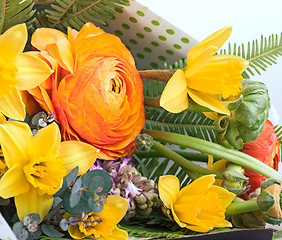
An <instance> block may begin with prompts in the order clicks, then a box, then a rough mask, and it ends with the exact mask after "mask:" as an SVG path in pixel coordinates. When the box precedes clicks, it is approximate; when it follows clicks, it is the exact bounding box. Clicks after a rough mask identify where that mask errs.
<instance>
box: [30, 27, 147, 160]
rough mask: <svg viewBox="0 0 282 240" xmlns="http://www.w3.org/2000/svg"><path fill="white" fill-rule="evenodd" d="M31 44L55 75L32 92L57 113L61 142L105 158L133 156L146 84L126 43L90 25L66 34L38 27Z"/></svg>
mask: <svg viewBox="0 0 282 240" xmlns="http://www.w3.org/2000/svg"><path fill="white" fill-rule="evenodd" d="M31 43H32V45H33V46H34V47H35V48H37V49H38V50H40V52H38V56H40V58H42V59H43V60H45V61H46V62H47V63H48V64H49V65H50V66H52V68H53V70H54V73H53V74H52V75H51V76H50V77H49V78H48V79H47V80H46V81H45V82H44V83H42V84H41V85H40V86H39V87H37V88H35V89H32V90H30V91H29V92H30V93H31V94H32V95H33V96H34V98H35V99H36V100H37V101H38V102H39V104H40V105H41V106H42V107H43V109H44V110H45V111H47V112H49V113H51V112H54V113H55V117H56V121H57V122H58V123H59V124H60V125H61V130H62V138H63V139H64V140H79V141H83V142H87V143H90V144H92V145H93V146H95V147H96V148H98V149H100V152H99V156H98V157H99V158H100V159H104V160H116V159H118V158H119V157H122V156H126V155H129V154H131V153H133V151H134V149H135V137H136V135H137V134H139V133H140V131H141V129H142V128H143V125H144V121H145V119H144V104H143V82H142V79H141V77H140V75H139V73H138V71H137V69H136V68H135V62H134V59H133V57H132V55H131V54H130V52H129V51H128V49H127V48H126V47H125V45H124V44H123V43H122V42H121V40H120V39H119V38H118V37H116V36H114V35H112V34H108V33H106V32H104V31H103V30H102V29H100V28H98V27H95V26H94V25H93V24H92V23H86V24H85V25H84V26H83V27H82V29H81V30H80V31H79V32H77V31H76V30H74V29H71V28H68V34H67V35H66V34H64V33H62V32H60V31H58V30H55V29H49V28H38V29H37V30H36V31H35V32H34V34H33V35H32V39H31Z"/></svg>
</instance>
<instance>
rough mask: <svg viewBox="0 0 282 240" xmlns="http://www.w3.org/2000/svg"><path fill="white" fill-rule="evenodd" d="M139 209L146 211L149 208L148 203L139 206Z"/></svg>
mask: <svg viewBox="0 0 282 240" xmlns="http://www.w3.org/2000/svg"><path fill="white" fill-rule="evenodd" d="M137 207H138V208H139V209H146V208H147V207H148V205H147V204H146V203H144V204H138V205H137Z"/></svg>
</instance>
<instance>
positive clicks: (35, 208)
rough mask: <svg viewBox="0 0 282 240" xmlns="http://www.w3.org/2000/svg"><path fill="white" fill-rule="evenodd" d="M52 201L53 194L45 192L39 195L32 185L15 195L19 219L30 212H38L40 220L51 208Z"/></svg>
mask: <svg viewBox="0 0 282 240" xmlns="http://www.w3.org/2000/svg"><path fill="white" fill-rule="evenodd" d="M52 203H53V196H50V195H47V194H43V195H39V194H38V193H37V191H36V189H35V188H33V187H31V188H30V189H29V191H27V192H26V193H24V194H22V195H19V196H16V197H15V204H16V208H17V214H18V217H19V219H20V221H22V220H23V218H24V216H26V215H28V214H31V213H37V214H39V216H40V219H41V221H42V220H43V218H44V217H45V216H46V215H47V213H48V212H49V210H50V209H51V207H52Z"/></svg>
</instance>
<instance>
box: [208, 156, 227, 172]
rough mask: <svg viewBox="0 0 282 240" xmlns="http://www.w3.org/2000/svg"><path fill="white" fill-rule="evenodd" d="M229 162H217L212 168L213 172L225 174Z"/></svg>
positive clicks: (223, 160)
mask: <svg viewBox="0 0 282 240" xmlns="http://www.w3.org/2000/svg"><path fill="white" fill-rule="evenodd" d="M227 162H228V161H227V160H225V159H221V160H218V161H216V162H215V163H214V164H213V166H212V170H214V171H217V172H224V171H225V169H226V163H227Z"/></svg>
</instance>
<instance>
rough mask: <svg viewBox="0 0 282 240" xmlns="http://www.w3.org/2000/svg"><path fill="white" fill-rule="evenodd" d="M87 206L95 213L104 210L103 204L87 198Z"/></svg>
mask: <svg viewBox="0 0 282 240" xmlns="http://www.w3.org/2000/svg"><path fill="white" fill-rule="evenodd" d="M88 205H89V207H90V208H91V210H92V211H93V212H96V213H99V212H101V211H102V210H103V209H104V203H103V202H102V201H95V200H94V199H91V198H88Z"/></svg>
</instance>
